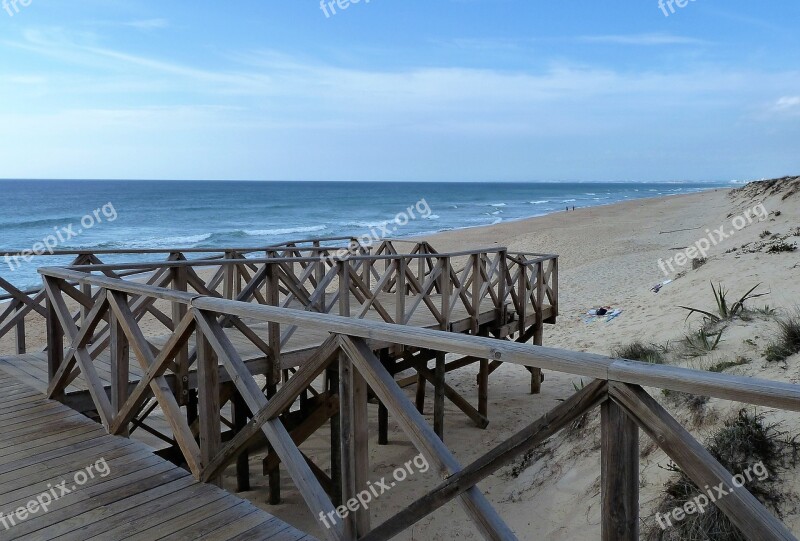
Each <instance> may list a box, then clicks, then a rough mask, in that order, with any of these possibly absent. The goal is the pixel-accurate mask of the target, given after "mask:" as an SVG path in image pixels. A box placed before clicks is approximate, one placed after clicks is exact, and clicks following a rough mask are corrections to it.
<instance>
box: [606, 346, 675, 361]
mask: <svg viewBox="0 0 800 541" xmlns="http://www.w3.org/2000/svg"><path fill="white" fill-rule="evenodd" d="M666 352H667V348H666V347H665V346H659V345H656V344H648V345H646V344H643V343H642V342H639V341H638V340H637V341H636V342H631V343H630V344H628V345H625V346H618V347H615V348H614V349H612V350H611V356H612V357H619V358H620V359H629V360H631V361H642V362H645V363H650V364H663V363H664V354H665V353H666Z"/></svg>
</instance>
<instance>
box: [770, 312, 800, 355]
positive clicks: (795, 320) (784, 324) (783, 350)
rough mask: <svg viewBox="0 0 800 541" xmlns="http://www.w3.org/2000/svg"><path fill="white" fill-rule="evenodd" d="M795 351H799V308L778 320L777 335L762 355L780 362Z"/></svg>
mask: <svg viewBox="0 0 800 541" xmlns="http://www.w3.org/2000/svg"><path fill="white" fill-rule="evenodd" d="M795 353H800V310H798V312H797V313H796V314H795V315H791V316H787V317H784V318H781V319H779V320H778V336H777V337H776V338H775V340H774V341H773V342H772V343H771V344H770V345H769V346H767V349H766V350H765V351H764V357H765V358H766V360H767V361H769V362H780V361H785V360H786V359H787V358H789V357H791V356H792V355H794V354H795Z"/></svg>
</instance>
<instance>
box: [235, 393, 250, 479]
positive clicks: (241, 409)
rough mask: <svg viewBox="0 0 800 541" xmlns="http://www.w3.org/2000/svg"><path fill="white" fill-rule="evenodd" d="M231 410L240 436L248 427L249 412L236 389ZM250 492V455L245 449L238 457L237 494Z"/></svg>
mask: <svg viewBox="0 0 800 541" xmlns="http://www.w3.org/2000/svg"><path fill="white" fill-rule="evenodd" d="M231 409H232V413H233V428H234V430H235V431H236V433H237V434H238V433H239V432H241V430H242V429H243V428H244V427H245V426H246V425H247V417H248V410H247V404H245V402H244V399H243V398H242V395H241V393H239V391H237V390H235V389H234V391H233V398H232V399H231ZM248 490H250V453H248V451H247V449H245V450H244V451H242V452H241V453H240V454H239V456H238V457H236V492H247V491H248Z"/></svg>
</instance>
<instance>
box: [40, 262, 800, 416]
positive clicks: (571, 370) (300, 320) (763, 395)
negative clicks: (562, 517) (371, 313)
mask: <svg viewBox="0 0 800 541" xmlns="http://www.w3.org/2000/svg"><path fill="white" fill-rule="evenodd" d="M39 272H40V273H41V274H42V275H43V276H47V277H51V278H58V279H63V280H70V281H76V282H79V283H84V284H91V285H94V286H98V287H101V288H105V289H110V290H113V291H121V292H124V293H128V294H133V295H143V296H149V297H155V298H159V299H163V300H167V301H171V302H176V303H180V304H184V305H187V306H189V307H190V308H193V309H196V310H205V311H209V312H214V313H218V314H225V315H231V316H236V317H239V318H242V317H244V318H252V319H255V320H259V321H262V322H267V323H270V322H271V323H278V324H287V325H294V326H298V327H311V328H315V329H324V330H326V331H328V332H330V333H333V334H341V335H347V336H353V337H357V338H363V339H368V340H377V341H381V342H388V343H393V344H398V345H404V346H410V347H417V348H424V349H430V350H435V351H445V352H447V353H457V354H461V355H464V356H472V357H476V358H488V359H492V360H499V361H502V362H510V363H513V364H518V365H522V366H527V367H535V368H544V369H548V370H553V371H556V372H563V373H567V374H572V375H576V376H585V377H590V378H595V379H603V380H610V381H617V382H620V383H628V384H635V385H644V386H648V387H656V388H662V389H669V390H672V391H679V392H688V393H694V394H703V395H707V396H710V397H714V398H720V399H725V400H732V401H736V402H742V403H749V404H755V405H761V406H768V407H774V408H778V409H783V410H791V411H800V385H795V384H791V383H784V382H777V381H771V380H763V379H757V378H748V377H742V376H735V375H728V374H718V373H711V372H705V371H699V370H693V369H689V368H681V367H676V366H664V365H653V364H648V363H642V362H637V361H630V360H626V359H619V358H612V357H606V356H603V355H598V354H594V353H585V352H575V351H568V350H563V349H558V348H552V347H544V346H534V345H531V344H523V343H516V342H510V341H504V340H497V339H494V338H487V337H479V336H469V335H465V334H457V333H448V332H442V331H439V330H435V329H425V328H420V327H412V326H407V325H398V324H392V323H386V322H381V321H373V320H364V319H355V318H349V317H344V316H337V315H333V314H325V313H315V312H309V311H303V310H295V309H291V308H281V307H274V306H267V305H262V304H252V303H246V302H241V301H236V300H228V299H221V298H217V297H209V296H204V295H200V294H191V293H183V292H176V291H174V290H171V289H166V288H161V287H155V286H149V285H146V284H138V283H135V282H129V281H126V280H120V279H116V278H108V277H103V276H94V275H90V274H85V273H80V272H77V271H74V270H67V269H62V268H57V267H48V268H42V269H39Z"/></svg>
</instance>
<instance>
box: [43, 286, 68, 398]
mask: <svg viewBox="0 0 800 541" xmlns="http://www.w3.org/2000/svg"><path fill="white" fill-rule="evenodd" d="M45 280H46V281H47V282H49V283H50V284H51V285H52V286H53V287H52V289H53V294H61V289H60V287H59V286H60V284H59V281H58V280H55V279H54V278H45ZM45 310H46V313H47V317H46V320H47V373H48V376H49V381H50V382H52V380H53V378H54V377H55V375H56V373H57V372H58V369H59V367H60V366H61V363H63V362H64V329H63V328H62V327H61V322H60V321H58V314H57V312H56V307H55V303H53V301H52V300H51V299H50V297H49V295H48V297H47V301H46V306H45ZM52 398H53V400H59V401H63V400H64V391H60V392H59V393H58V394H56V395H53V397H52Z"/></svg>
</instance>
